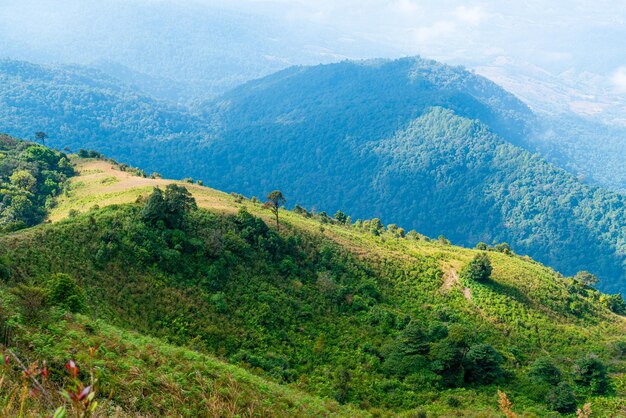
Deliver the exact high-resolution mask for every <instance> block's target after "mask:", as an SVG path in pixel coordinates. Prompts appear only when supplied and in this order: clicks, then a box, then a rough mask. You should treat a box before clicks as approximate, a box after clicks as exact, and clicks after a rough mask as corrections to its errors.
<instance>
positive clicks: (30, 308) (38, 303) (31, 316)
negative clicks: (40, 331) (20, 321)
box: [11, 284, 48, 322]
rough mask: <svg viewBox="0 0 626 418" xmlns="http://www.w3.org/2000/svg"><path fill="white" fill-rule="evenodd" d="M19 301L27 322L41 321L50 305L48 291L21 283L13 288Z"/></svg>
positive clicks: (12, 291) (12, 290)
mask: <svg viewBox="0 0 626 418" xmlns="http://www.w3.org/2000/svg"><path fill="white" fill-rule="evenodd" d="M11 293H13V294H14V295H15V296H16V298H17V301H18V303H19V306H20V309H21V311H22V315H23V316H24V319H25V320H26V321H27V322H34V321H39V320H41V319H42V318H43V312H44V311H45V309H46V308H47V307H48V292H47V291H46V289H43V288H41V287H36V286H28V285H24V284H21V285H19V286H17V287H15V288H13V289H11Z"/></svg>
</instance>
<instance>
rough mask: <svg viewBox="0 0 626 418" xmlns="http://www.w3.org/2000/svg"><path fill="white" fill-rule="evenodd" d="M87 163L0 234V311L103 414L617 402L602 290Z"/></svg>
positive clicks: (97, 161) (617, 373)
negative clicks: (88, 385) (87, 390)
mask: <svg viewBox="0 0 626 418" xmlns="http://www.w3.org/2000/svg"><path fill="white" fill-rule="evenodd" d="M31 146H32V145H31ZM94 155H95V156H96V157H97V158H87V159H85V158H77V157H76V156H72V162H73V164H74V168H75V171H76V175H74V176H72V177H70V178H69V179H68V180H67V182H66V183H65V186H64V191H63V193H62V194H61V195H59V197H57V198H56V203H55V204H54V205H52V206H53V207H51V208H50V209H49V211H50V213H49V219H50V220H51V221H52V222H51V223H44V224H42V225H39V226H35V227H33V228H28V229H23V230H20V231H16V232H12V233H9V234H5V235H0V260H1V261H0V267H2V268H0V273H2V276H3V281H2V283H1V284H0V296H1V297H0V301H2V309H1V310H0V312H1V313H2V315H3V319H4V321H5V322H4V325H3V326H4V332H3V333H2V338H3V340H2V343H3V344H4V345H5V347H6V346H8V347H10V348H11V349H12V350H14V352H15V353H17V355H18V356H19V357H21V358H24V359H27V360H28V362H29V363H34V362H35V361H37V360H38V361H41V360H43V359H47V360H48V361H49V363H48V367H49V368H50V372H49V373H50V376H51V377H50V381H51V382H50V384H51V385H59V386H61V385H63V384H64V383H65V385H67V384H68V383H67V382H68V381H67V380H66V379H64V378H63V376H64V375H65V374H66V373H65V372H64V370H63V369H64V362H65V361H67V360H68V359H69V358H73V359H76V360H77V361H78V362H79V364H81V365H85V370H87V365H89V364H91V366H90V368H91V370H93V373H95V374H94V377H95V378H97V379H98V382H99V383H98V385H99V392H98V393H99V394H100V395H98V398H97V399H98V400H99V401H100V402H101V406H100V408H108V409H100V411H101V412H102V413H103V414H104V415H106V413H105V412H104V411H106V410H108V411H115V410H116V408H117V409H118V410H120V411H121V412H123V413H125V414H127V415H136V414H141V415H146V416H156V415H160V414H162V413H164V411H167V413H170V414H173V415H183V416H198V415H200V416H202V415H207V416H224V415H226V416H235V415H237V414H239V415H246V416H268V415H270V416H285V415H293V414H298V415H301V414H303V413H305V412H307V413H310V414H311V415H315V416H319V415H323V416H333V415H339V416H342V415H343V416H360V415H363V416H367V415H374V416H414V415H419V416H425V415H426V416H468V417H473V416H476V417H478V416H499V412H498V392H497V391H498V390H502V391H503V392H505V393H506V394H507V395H508V397H509V399H510V400H511V401H512V402H513V410H514V411H515V412H517V413H519V414H520V416H529V417H530V416H560V412H559V411H561V412H563V413H571V412H573V411H574V410H575V409H576V407H582V404H583V403H585V402H591V404H592V409H593V411H594V413H595V414H599V415H600V416H619V415H620V414H623V413H624V411H625V408H626V403H625V402H626V399H625V398H624V392H623V387H624V379H625V376H626V375H625V374H624V373H625V371H626V363H625V360H624V344H625V343H626V342H625V341H624V337H623V336H624V332H625V331H626V321H625V320H624V317H623V316H620V315H616V314H615V313H614V311H615V312H621V313H623V308H624V306H623V302H622V304H621V305H620V304H619V303H618V304H617V305H616V304H614V303H613V302H616V301H617V300H621V299H619V298H617V299H615V298H611V297H609V296H607V295H604V294H602V293H600V292H598V291H597V290H595V289H593V288H591V287H589V286H587V285H585V284H584V283H582V282H580V281H578V280H574V279H571V278H563V277H562V276H561V275H559V274H558V273H556V272H555V271H554V270H552V269H550V268H547V267H545V266H543V265H541V264H539V263H537V262H535V261H533V260H532V259H530V258H528V257H522V256H518V255H516V254H514V253H511V252H510V251H509V250H508V249H506V248H504V247H498V248H499V249H498V250H496V249H493V248H492V249H489V248H486V247H485V248H484V249H483V250H472V249H467V248H461V247H455V246H452V245H450V244H449V242H447V241H446V240H445V239H438V240H431V239H428V238H427V237H425V236H424V235H421V234H418V233H416V232H414V231H412V232H409V233H407V232H406V231H404V230H402V229H400V228H398V227H397V226H389V227H384V226H383V225H382V224H380V221H379V220H377V219H369V220H366V221H361V222H352V221H348V220H347V219H345V218H344V217H342V216H337V219H338V220H335V219H331V218H329V217H328V216H327V215H325V214H323V213H317V214H315V213H312V212H310V211H307V210H306V209H303V208H301V207H297V208H296V210H295V211H293V212H290V211H287V210H280V211H279V215H280V226H281V227H280V232H278V231H277V230H276V229H275V228H274V226H275V224H274V223H273V222H274V220H273V216H272V214H271V213H270V212H269V211H268V210H267V209H265V208H264V207H263V205H262V204H261V203H260V202H259V201H258V200H255V199H248V198H245V197H243V196H242V195H238V194H230V195H229V194H226V193H223V192H219V191H216V190H213V189H209V188H206V187H203V186H201V185H198V184H192V183H189V182H176V181H171V180H165V179H159V178H146V177H144V176H142V175H141V174H142V173H141V172H139V171H131V170H127V169H126V168H125V166H123V165H120V164H117V163H115V162H114V161H111V160H107V159H105V158H103V157H101V156H100V155H99V154H94ZM181 186H182V187H185V188H187V189H188V190H189V191H190V192H191V195H186V192H184V189H182V187H181ZM155 187H159V188H160V189H161V190H164V192H156V191H155V189H154V188H155ZM159 196H161V197H159ZM191 197H193V199H194V201H195V203H196V204H197V206H198V209H196V208H195V205H193V204H192V201H191V200H190V198H191ZM162 199H165V200H162ZM170 199H171V200H170ZM176 199H178V200H176ZM159 202H161V203H159ZM163 202H165V203H163ZM168 202H178V203H177V204H176V205H177V206H174V207H178V208H180V209H179V210H175V211H170V210H169V209H167V210H161V209H160V208H161V207H163V206H162V205H163V204H165V205H169V204H170V203H168ZM166 207H168V208H169V207H171V206H166ZM485 256H486V257H487V259H488V260H489V261H488V263H489V265H490V266H491V267H490V268H489V269H483V270H481V269H482V267H480V266H479V271H482V272H487V274H486V277H485V276H481V277H478V276H476V275H475V274H474V273H472V272H473V271H476V270H472V269H471V268H470V267H468V266H476V265H477V264H476V263H478V265H480V263H481V261H477V260H481V259H482V260H484V257H485ZM481 257H482V258H481ZM487 270H489V271H487ZM481 274H482V273H481ZM41 294H43V295H46V296H45V297H44V298H43V299H41V300H42V302H41V303H36V301H37V300H39V299H37V298H36V297H34V296H35V295H41ZM25 296H28V297H25ZM7 329H8V330H9V331H10V332H7ZM141 334H143V335H141ZM90 347H91V348H94V347H98V348H97V350H96V351H95V352H94V353H92V354H90V352H89V348H90ZM92 351H93V350H92ZM215 357H218V358H219V359H221V361H220V360H216V359H215ZM224 360H226V361H228V362H229V363H231V364H232V365H225V364H224V363H222V361H224ZM8 362H9V366H8V368H5V369H4V371H3V373H4V375H5V378H6V381H7V382H8V383H7V384H6V386H3V385H0V390H3V391H4V392H2V393H3V394H4V398H3V399H5V401H3V402H4V403H2V404H0V408H6V407H7V405H8V400H9V399H11V393H17V389H15V388H16V387H18V388H19V383H17V386H15V384H16V383H15V382H19V380H18V378H17V374H18V373H19V372H20V369H19V367H17V365H16V364H15V362H14V360H13V359H12V358H10V359H9V360H8ZM39 364H41V363H39ZM242 369H245V370H242ZM69 370H70V372H71V370H72V368H71V367H69ZM191 370H193V372H191ZM252 374H254V375H257V377H255V376H252ZM79 377H80V378H81V379H84V380H88V379H89V378H90V374H89V373H88V372H83V374H82V375H79ZM11 391H13V392H11ZM23 396H24V399H25V400H24V402H25V405H26V403H27V404H28V407H29V408H34V409H31V410H33V411H35V410H36V411H40V412H41V411H45V410H49V409H47V408H49V407H46V406H45V402H44V400H43V398H37V396H34V397H33V396H26V395H23ZM37 399H41V401H38V400H37ZM55 402H56V403H62V402H63V401H62V399H61V398H58V399H57V398H55ZM337 402H338V403H339V404H343V405H338V404H337ZM66 405H68V404H67V403H66ZM35 408H39V409H35ZM207 408H208V409H207Z"/></svg>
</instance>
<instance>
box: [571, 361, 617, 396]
mask: <svg viewBox="0 0 626 418" xmlns="http://www.w3.org/2000/svg"><path fill="white" fill-rule="evenodd" d="M574 382H576V384H577V385H579V386H583V387H588V388H589V389H591V392H592V393H594V394H597V395H602V394H605V393H607V392H608V390H609V377H608V372H607V369H606V366H605V365H604V363H603V362H602V361H601V360H600V359H599V358H598V357H597V356H595V355H589V356H586V357H583V358H581V359H580V360H578V361H577V362H576V364H575V366H574Z"/></svg>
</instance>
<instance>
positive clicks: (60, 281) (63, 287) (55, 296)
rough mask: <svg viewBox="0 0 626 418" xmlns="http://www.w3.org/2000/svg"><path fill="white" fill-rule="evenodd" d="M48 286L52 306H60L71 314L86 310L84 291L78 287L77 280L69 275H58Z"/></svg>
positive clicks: (54, 276)
mask: <svg viewBox="0 0 626 418" xmlns="http://www.w3.org/2000/svg"><path fill="white" fill-rule="evenodd" d="M47 286H48V289H49V301H50V304H51V305H53V306H59V307H61V308H63V309H67V310H68V311H70V312H83V311H84V310H85V307H86V305H85V295H84V293H83V290H82V289H81V288H80V287H79V286H78V284H77V283H76V280H74V279H72V278H71V277H70V276H68V275H67V274H63V273H58V274H55V275H53V276H52V277H51V278H50V280H49V281H48V283H47Z"/></svg>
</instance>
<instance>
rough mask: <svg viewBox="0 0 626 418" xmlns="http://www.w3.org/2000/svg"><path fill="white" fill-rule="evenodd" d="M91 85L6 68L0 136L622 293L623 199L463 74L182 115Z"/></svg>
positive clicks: (384, 71)
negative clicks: (531, 263) (509, 257)
mask: <svg viewBox="0 0 626 418" xmlns="http://www.w3.org/2000/svg"><path fill="white" fill-rule="evenodd" d="M90 74H91V72H85V70H82V69H67V68H66V69H50V68H40V67H36V66H29V65H27V64H23V63H16V62H5V64H4V70H3V71H2V75H1V77H3V78H4V80H5V81H6V82H5V83H2V84H1V86H2V87H0V88H2V89H4V90H3V91H2V92H1V93H2V94H1V95H0V102H1V105H0V129H3V130H5V131H7V132H9V133H12V134H21V135H29V134H32V132H34V131H35V130H46V131H47V132H48V133H49V136H50V140H49V142H50V143H51V144H53V145H55V146H58V147H64V146H70V147H71V148H73V149H76V148H85V147H88V148H98V149H100V150H102V151H104V152H105V153H107V154H109V155H111V156H112V157H114V158H116V159H120V160H122V161H125V162H129V163H131V164H133V165H139V166H141V167H142V168H144V169H145V170H146V171H148V172H152V171H158V172H160V173H163V174H165V175H167V176H171V177H178V178H182V177H188V176H190V177H193V178H199V179H202V180H204V181H205V182H206V184H210V185H212V186H215V187H218V188H221V189H224V190H234V191H237V192H241V193H244V194H246V195H250V196H251V195H257V196H260V195H264V194H266V193H268V192H269V191H270V190H272V189H273V188H276V187H279V188H281V189H282V190H284V191H285V192H286V193H287V194H288V195H289V196H290V197H291V203H293V204H295V203H300V204H302V205H305V206H308V207H315V208H316V209H317V210H319V211H326V212H328V213H334V212H335V211H336V210H338V209H341V210H344V211H346V212H349V213H351V214H352V215H353V216H354V217H361V218H371V217H379V218H381V219H382V220H383V221H384V222H391V221H392V220H393V221H394V222H397V223H399V224H400V225H402V226H404V227H405V228H409V229H410V228H416V229H418V230H420V231H421V232H423V233H425V234H427V235H432V236H438V235H440V234H443V235H445V236H447V237H449V238H450V239H451V240H452V241H453V242H455V243H458V244H463V245H470V246H473V245H475V244H476V243H477V242H479V241H486V242H489V243H493V242H501V241H506V242H509V243H510V244H511V245H512V247H513V248H514V249H515V250H516V251H517V252H518V253H528V254H529V255H531V256H533V257H535V258H537V259H538V260H540V261H542V262H544V263H546V264H548V265H550V266H553V267H555V268H556V269H558V270H559V271H561V272H562V273H564V274H566V275H573V274H574V273H576V272H577V271H579V270H590V271H591V272H592V273H594V274H596V275H598V276H599V277H600V279H601V282H600V285H599V286H600V287H601V288H602V289H605V290H610V291H622V292H624V291H626V285H625V277H626V273H625V265H624V255H625V254H626V251H625V249H626V232H624V230H623V225H624V224H625V223H626V221H625V216H626V215H625V212H624V197H623V196H621V195H617V194H613V193H610V192H607V191H605V190H602V189H599V188H595V187H590V186H588V185H586V184H584V183H583V182H581V181H579V180H577V179H576V178H575V177H574V176H573V175H571V174H568V173H567V172H565V171H564V170H561V169H559V168H557V167H556V166H553V165H550V164H548V163H546V162H545V161H544V160H543V159H542V158H541V157H540V156H539V155H536V154H533V152H534V151H535V150H537V149H538V146H537V142H536V141H535V140H534V139H533V138H535V137H534V135H536V133H537V131H536V129H537V127H539V128H540V129H543V125H542V124H541V122H540V121H539V120H538V119H537V118H536V116H535V115H534V114H533V113H532V112H531V111H530V110H529V109H528V108H527V107H526V106H525V105H524V104H523V103H522V102H520V101H519V100H517V99H516V98H515V97H514V96H512V95H511V94H509V93H507V92H506V91H504V90H502V89H501V88H499V87H498V86H497V85H495V84H494V83H492V82H490V81H488V80H486V79H485V78H482V77H480V76H477V75H474V74H472V73H471V72H468V71H466V70H464V69H462V68H459V67H450V66H446V65H443V64H439V63H436V62H434V61H428V60H423V59H420V58H407V59H401V60H395V61H385V60H374V61H365V62H348V61H346V62H342V63H339V64H333V65H320V66H314V67H293V68H290V69H287V70H284V71H281V72H279V73H276V74H274V75H272V76H269V77H266V78H263V79H261V80H257V81H253V82H249V83H247V84H245V85H243V86H241V87H238V88H236V89H234V90H232V91H230V92H229V93H226V94H224V95H223V96H221V97H219V98H218V99H215V100H212V101H210V102H207V103H204V104H203V105H202V106H201V107H199V108H196V109H194V110H193V111H190V110H188V109H184V108H181V107H171V106H168V105H165V104H163V103H160V102H158V101H155V100H152V99H149V98H147V97H145V96H141V95H136V94H133V93H132V89H130V88H129V87H118V88H117V89H116V88H115V86H113V85H112V84H114V83H113V82H112V80H111V79H110V78H107V77H105V76H103V75H102V74H99V75H98V76H97V77H96V80H98V81H92V80H91V78H90V76H89V75H90ZM96 74H98V73H96ZM67 80H69V81H68V82H65V81H67Z"/></svg>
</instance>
